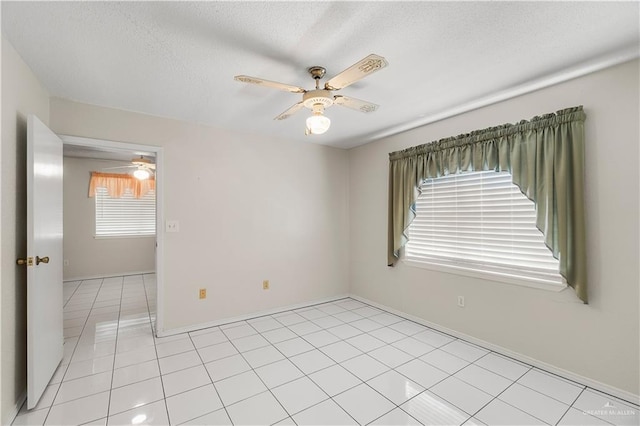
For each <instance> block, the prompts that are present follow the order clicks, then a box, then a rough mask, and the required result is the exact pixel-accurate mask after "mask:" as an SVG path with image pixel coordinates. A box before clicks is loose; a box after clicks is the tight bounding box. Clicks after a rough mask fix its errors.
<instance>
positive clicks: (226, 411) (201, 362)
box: [160, 333, 233, 425]
mask: <svg viewBox="0 0 640 426" xmlns="http://www.w3.org/2000/svg"><path fill="white" fill-rule="evenodd" d="M187 336H189V341H190V342H191V345H193V347H194V349H195V348H196V345H195V344H194V343H193V338H192V337H191V335H190V334H189V333H187ZM195 351H196V354H197V355H198V358H199V359H200V365H202V368H204V371H206V372H207V377H209V382H211V383H210V384H211V386H212V387H213V390H214V391H215V392H216V395H218V399H219V400H220V404H222V409H223V410H224V412H225V413H226V414H227V418H228V419H229V421H230V422H231V424H232V425H233V420H232V419H231V416H230V415H229V411H228V410H227V406H226V405H224V402H223V401H222V397H221V396H220V392H218V388H216V385H215V383H214V382H213V379H212V378H211V374H209V370H208V369H207V366H206V364H205V362H204V360H203V359H202V356H201V355H200V352H198V350H197V349H195ZM190 368H192V367H190ZM179 371H182V370H179ZM160 373H161V375H160V377H162V372H160ZM169 374H170V373H169ZM204 386H209V385H203V386H201V387H204ZM195 389H197V388H195ZM191 390H193V389H189V390H187V391H185V392H189V391H191ZM180 393H184V392H180ZM176 395H180V394H179V393H178V394H176ZM176 395H172V396H176ZM165 403H166V399H165ZM218 410H220V408H218V409H217V410H213V411H210V412H208V413H205V414H202V415H200V416H198V417H194V418H193V419H189V420H187V422H189V421H191V420H194V419H197V418H199V417H202V416H206V415H207V414H211V413H214V412H216V411H218ZM168 415H169V414H168V407H167V416H168ZM169 422H171V419H170V418H169ZM183 423H186V422H183Z"/></svg>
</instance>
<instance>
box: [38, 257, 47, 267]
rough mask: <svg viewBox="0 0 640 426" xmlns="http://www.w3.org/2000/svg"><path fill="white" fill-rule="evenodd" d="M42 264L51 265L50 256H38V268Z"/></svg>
mask: <svg viewBox="0 0 640 426" xmlns="http://www.w3.org/2000/svg"><path fill="white" fill-rule="evenodd" d="M41 263H49V256H45V257H40V256H36V266H38V265H39V264H41Z"/></svg>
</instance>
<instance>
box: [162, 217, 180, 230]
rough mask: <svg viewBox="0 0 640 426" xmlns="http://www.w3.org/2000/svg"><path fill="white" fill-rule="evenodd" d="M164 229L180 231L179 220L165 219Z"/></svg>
mask: <svg viewBox="0 0 640 426" xmlns="http://www.w3.org/2000/svg"><path fill="white" fill-rule="evenodd" d="M164 230H165V231H166V232H180V222H178V221H177V220H167V221H166V222H165V229H164Z"/></svg>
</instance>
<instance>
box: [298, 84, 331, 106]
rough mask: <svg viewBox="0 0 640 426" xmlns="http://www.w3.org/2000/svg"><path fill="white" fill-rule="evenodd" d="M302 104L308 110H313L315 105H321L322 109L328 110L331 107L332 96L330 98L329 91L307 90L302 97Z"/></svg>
mask: <svg viewBox="0 0 640 426" xmlns="http://www.w3.org/2000/svg"><path fill="white" fill-rule="evenodd" d="M302 103H303V104H304V106H305V107H307V108H309V109H313V107H314V106H315V105H322V107H323V108H329V107H330V106H331V105H333V96H331V92H330V91H329V90H322V89H319V90H309V91H308V92H307V93H305V94H304V95H303V96H302Z"/></svg>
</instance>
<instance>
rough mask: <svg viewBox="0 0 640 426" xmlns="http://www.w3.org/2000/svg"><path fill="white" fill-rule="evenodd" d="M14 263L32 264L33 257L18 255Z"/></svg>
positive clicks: (21, 264)
mask: <svg viewBox="0 0 640 426" xmlns="http://www.w3.org/2000/svg"><path fill="white" fill-rule="evenodd" d="M16 264H17V265H20V266H24V265H26V266H33V257H27V258H26V259H25V258H24V257H19V258H18V259H16Z"/></svg>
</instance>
